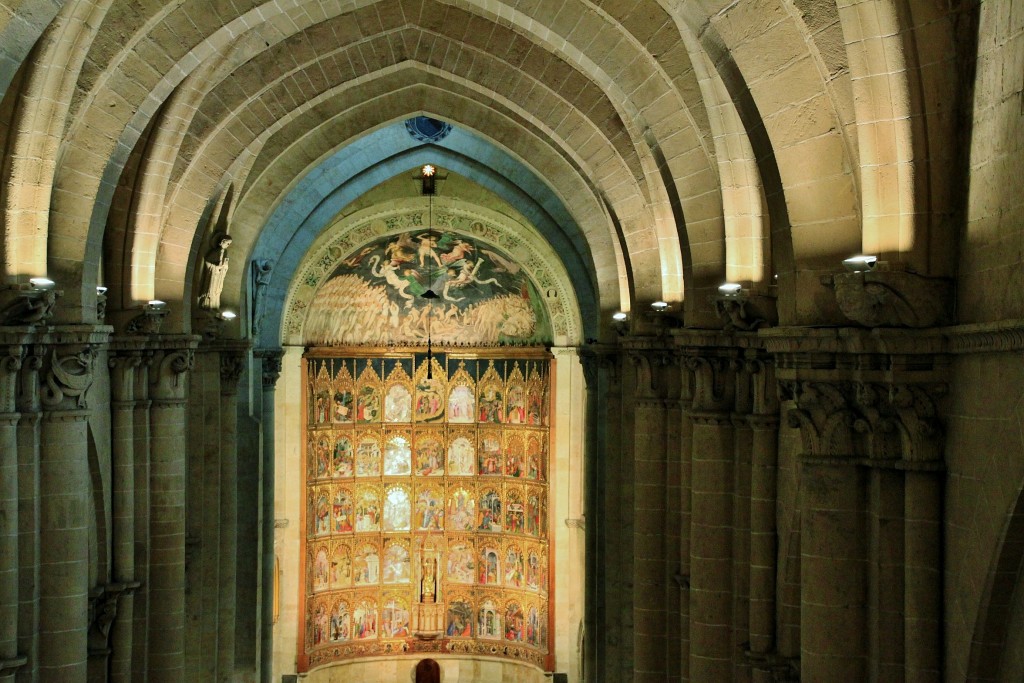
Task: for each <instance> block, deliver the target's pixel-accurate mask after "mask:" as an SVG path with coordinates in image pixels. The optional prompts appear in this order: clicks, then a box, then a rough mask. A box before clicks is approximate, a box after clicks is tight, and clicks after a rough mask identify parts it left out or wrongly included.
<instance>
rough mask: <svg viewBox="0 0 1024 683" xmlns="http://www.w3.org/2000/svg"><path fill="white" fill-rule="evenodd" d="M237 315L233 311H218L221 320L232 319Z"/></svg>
mask: <svg viewBox="0 0 1024 683" xmlns="http://www.w3.org/2000/svg"><path fill="white" fill-rule="evenodd" d="M237 317H238V314H237V313H235V312H234V311H221V312H220V319H221V320H234V319H235V318H237Z"/></svg>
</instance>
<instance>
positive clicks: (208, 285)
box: [199, 234, 231, 311]
mask: <svg viewBox="0 0 1024 683" xmlns="http://www.w3.org/2000/svg"><path fill="white" fill-rule="evenodd" d="M213 244H214V245H215V246H214V247H213V248H212V249H210V250H209V251H208V252H206V257H205V258H204V259H203V289H202V291H203V293H202V294H200V295H199V308H202V309H205V310H207V311H215V310H217V309H219V308H220V294H221V292H222V291H224V277H225V276H226V275H227V273H228V248H229V247H230V246H231V236H230V235H226V234H220V235H216V236H215V237H214V239H213Z"/></svg>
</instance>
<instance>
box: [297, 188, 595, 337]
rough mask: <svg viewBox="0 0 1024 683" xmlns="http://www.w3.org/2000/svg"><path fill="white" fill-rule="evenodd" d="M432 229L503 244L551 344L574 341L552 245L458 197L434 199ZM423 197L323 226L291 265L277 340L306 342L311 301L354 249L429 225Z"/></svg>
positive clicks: (567, 286) (568, 293)
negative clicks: (544, 316) (536, 295)
mask: <svg viewBox="0 0 1024 683" xmlns="http://www.w3.org/2000/svg"><path fill="white" fill-rule="evenodd" d="M433 214H434V220H433V224H434V225H433V226H432V227H434V228H446V229H449V230H454V231H458V232H463V233H465V234H467V235H471V236H473V238H474V239H477V240H479V241H480V242H483V243H485V244H488V245H490V246H493V247H498V248H500V249H503V250H504V251H505V252H507V253H508V254H509V256H511V257H512V258H513V259H515V261H516V262H517V263H518V264H519V265H520V266H521V267H522V268H523V270H524V271H525V272H526V274H527V276H528V277H529V278H530V280H531V281H532V282H533V284H534V286H535V287H537V290H538V291H539V292H540V294H541V297H542V298H543V300H544V304H545V306H546V308H547V312H548V317H549V318H550V320H551V327H552V332H553V334H554V340H553V341H554V344H555V345H556V346H566V345H579V344H582V343H583V339H582V336H581V335H582V329H583V326H582V320H581V319H580V313H579V304H578V301H577V299H576V293H575V291H574V289H573V287H572V280H571V279H570V277H569V273H568V272H567V271H566V269H565V266H564V265H563V264H562V262H561V260H560V259H559V258H558V255H557V254H556V253H555V251H554V250H553V249H552V248H551V246H550V245H549V244H548V243H547V242H546V241H545V240H544V238H543V237H542V236H541V235H540V234H538V233H537V232H536V231H535V230H534V229H532V228H531V227H530V226H528V225H525V224H523V223H521V222H519V221H517V220H515V219H513V218H511V217H509V216H506V215H504V214H500V213H498V212H496V211H492V210H489V209H486V208H484V207H481V206H477V205H472V204H467V203H465V202H462V201H459V200H455V201H453V200H451V199H446V198H435V199H434V205H433ZM426 215H427V206H426V203H425V201H424V200H423V199H422V198H406V199H399V200H395V201H390V202H388V207H387V208H386V209H382V208H381V207H379V206H376V207H371V208H369V209H364V210H362V211H358V212H356V213H353V214H351V215H349V216H345V217H344V218H342V219H340V220H338V221H337V222H335V223H333V224H332V225H331V226H330V227H328V228H327V229H326V230H325V231H324V233H323V235H322V236H321V237H320V238H319V239H318V240H317V242H316V243H315V244H314V245H313V247H312V248H311V249H310V250H309V252H308V253H307V255H306V258H304V259H303V261H302V263H301V264H300V265H299V267H298V269H297V270H296V277H294V278H293V279H292V282H291V284H290V285H289V288H288V294H287V296H286V297H285V306H284V311H285V313H284V316H283V318H282V323H281V339H282V342H283V343H284V344H285V345H295V346H302V345H304V344H305V333H304V331H305V324H306V318H307V314H308V311H309V306H310V303H311V302H312V301H313V298H314V297H315V296H316V293H317V291H318V290H319V289H320V286H321V285H322V284H323V283H324V282H325V280H326V279H327V277H328V276H329V275H330V274H331V273H332V272H333V271H334V270H335V268H337V267H338V266H339V264H340V263H341V261H342V260H344V259H345V258H348V257H349V256H350V255H351V253H352V252H353V251H355V250H356V249H359V248H360V247H362V246H364V245H366V244H367V243H369V242H371V241H373V240H376V239H378V238H381V237H386V236H390V235H397V234H400V233H403V232H407V231H410V230H425V229H427V228H428V226H427V225H425V221H424V220H423V219H424V218H425V217H426Z"/></svg>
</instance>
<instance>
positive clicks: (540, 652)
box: [300, 347, 552, 670]
mask: <svg viewBox="0 0 1024 683" xmlns="http://www.w3.org/2000/svg"><path fill="white" fill-rule="evenodd" d="M459 351H460V352H459V353H454V352H451V351H450V350H449V351H448V352H445V353H433V354H431V357H430V358H429V359H428V357H427V355H426V354H425V353H423V352H421V351H418V350H409V351H403V350H400V349H396V348H395V347H390V348H386V349H379V350H371V349H359V350H358V353H357V352H355V351H354V350H352V349H351V348H350V349H349V351H348V352H347V353H343V352H341V351H337V350H328V349H319V350H311V351H310V352H308V353H307V355H306V364H307V365H306V378H307V383H308V384H307V391H306V392H305V396H306V399H305V400H306V413H305V414H306V418H307V419H306V429H307V433H306V438H305V440H304V443H305V450H306V452H305V462H306V465H305V471H306V483H305V487H306V495H305V499H306V501H307V505H306V510H305V516H306V522H305V527H304V528H305V529H306V533H305V535H304V536H305V538H304V552H303V557H304V558H305V563H304V564H305V566H304V572H305V580H304V583H303V586H304V591H305V605H306V618H305V625H306V626H305V629H304V631H303V642H302V645H301V651H300V665H302V670H308V669H309V668H312V667H316V666H321V665H323V664H328V663H330V662H334V661H346V660H350V659H353V658H358V657H373V656H381V655H388V654H397V653H406V652H411V653H419V652H423V653H428V652H450V653H458V654H461V655H470V656H472V655H474V654H477V655H486V656H499V657H507V658H510V659H515V660H519V661H527V662H531V663H533V664H535V665H537V666H540V667H543V666H544V665H545V661H546V658H547V655H548V651H549V648H550V643H551V642H552V636H551V633H550V628H551V626H550V624H551V620H550V618H549V615H550V605H549V595H548V577H549V574H550V565H549V558H550V556H551V552H550V544H549V540H548V539H549V537H550V534H549V531H548V527H547V524H548V521H547V520H548V517H549V516H548V514H547V510H548V502H549V489H548V484H547V480H546V473H547V471H548V467H547V464H548V463H547V461H548V444H549V425H548V421H547V415H548V413H547V405H548V397H549V384H548V379H549V364H550V357H549V355H548V354H547V353H546V352H545V351H543V350H539V349H516V350H510V349H502V350H494V351H485V350H479V351H475V352H472V353H470V352H468V351H467V352H462V350H461V349H460V350H459ZM428 363H429V364H430V365H429V372H428Z"/></svg>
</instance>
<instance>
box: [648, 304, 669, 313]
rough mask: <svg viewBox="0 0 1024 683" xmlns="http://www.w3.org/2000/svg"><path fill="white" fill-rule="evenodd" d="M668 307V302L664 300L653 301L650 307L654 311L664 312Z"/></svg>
mask: <svg viewBox="0 0 1024 683" xmlns="http://www.w3.org/2000/svg"><path fill="white" fill-rule="evenodd" d="M668 308H669V306H668V302H666V301H655V302H654V303H652V304H651V309H653V310H654V311H655V312H656V313H664V312H665V311H667V310H668Z"/></svg>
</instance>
